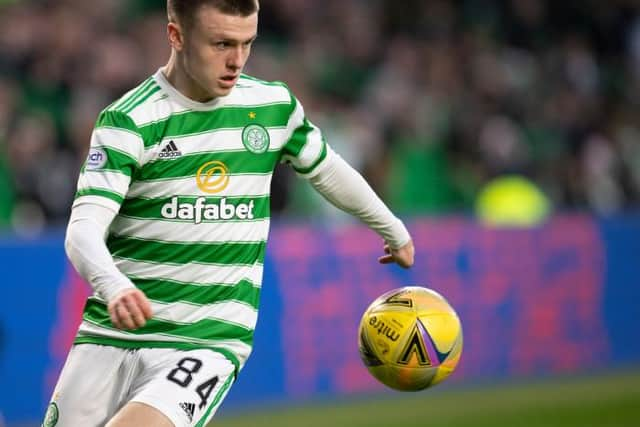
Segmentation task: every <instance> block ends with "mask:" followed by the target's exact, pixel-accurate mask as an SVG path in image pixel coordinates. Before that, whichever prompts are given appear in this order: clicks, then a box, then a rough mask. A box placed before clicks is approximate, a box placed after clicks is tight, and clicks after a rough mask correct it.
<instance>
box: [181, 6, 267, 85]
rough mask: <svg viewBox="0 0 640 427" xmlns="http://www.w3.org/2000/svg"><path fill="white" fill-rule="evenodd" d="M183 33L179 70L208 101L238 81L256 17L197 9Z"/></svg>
mask: <svg viewBox="0 0 640 427" xmlns="http://www.w3.org/2000/svg"><path fill="white" fill-rule="evenodd" d="M185 30H186V31H184V32H183V36H184V45H183V49H182V52H181V53H182V57H183V59H182V60H183V66H184V69H185V71H186V72H187V74H188V75H189V77H190V78H191V79H192V80H193V82H194V83H195V84H196V85H197V86H199V87H198V89H199V92H202V94H203V95H205V96H206V97H210V98H216V97H219V96H225V95H228V94H229V92H231V89H233V87H234V85H235V84H236V82H237V80H238V76H239V75H240V73H241V72H242V69H243V68H244V65H245V63H246V62H247V59H248V57H249V53H250V52H251V44H252V43H253V41H254V40H255V38H256V35H257V31H258V13H257V12H256V13H254V14H252V15H250V16H235V15H225V14H223V13H222V12H220V11H219V10H217V9H215V8H213V7H210V6H203V7H201V8H200V9H199V10H198V12H197V13H196V16H195V17H194V22H193V25H192V27H191V28H186V29H185Z"/></svg>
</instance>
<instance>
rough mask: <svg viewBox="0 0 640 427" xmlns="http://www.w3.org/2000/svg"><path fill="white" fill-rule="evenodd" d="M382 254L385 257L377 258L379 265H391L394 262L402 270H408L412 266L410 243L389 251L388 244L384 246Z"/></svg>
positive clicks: (411, 244) (412, 255)
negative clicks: (383, 253)
mask: <svg viewBox="0 0 640 427" xmlns="http://www.w3.org/2000/svg"><path fill="white" fill-rule="evenodd" d="M384 252H385V254H386V255H383V256H381V257H379V258H378V262H379V263H380V264H391V263H394V262H395V263H396V264H398V265H399V266H400V267H403V268H409V267H411V266H412V265H413V262H414V247H413V242H411V241H409V243H407V244H406V245H404V246H403V247H401V248H399V249H391V247H390V246H389V245H388V244H385V245H384Z"/></svg>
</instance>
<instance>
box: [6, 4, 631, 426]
mask: <svg viewBox="0 0 640 427" xmlns="http://www.w3.org/2000/svg"><path fill="white" fill-rule="evenodd" d="M163 7H164V1H160V0H135V1H134V0H90V1H87V0H49V1H46V0H42V1H36V0H32V1H26V0H23V1H20V0H0V230H1V231H0V233H1V237H0V260H2V264H3V267H4V270H3V273H4V274H3V279H4V280H3V284H2V290H3V292H4V299H3V302H2V303H0V384H1V385H2V387H0V413H1V414H3V418H4V419H5V421H4V422H5V423H6V425H9V426H24V427H26V426H33V425H38V423H39V421H40V419H41V416H42V413H43V411H44V407H45V405H46V401H47V399H48V395H49V392H50V390H51V387H52V384H53V382H54V381H55V378H56V376H57V373H58V371H59V369H60V366H61V363H62V361H63V360H64V356H65V354H66V351H67V349H68V345H69V343H70V340H71V339H72V335H73V331H74V328H75V326H76V324H77V321H78V316H79V313H80V312H81V309H82V304H83V298H84V296H85V295H86V293H87V289H86V286H85V285H84V284H83V283H82V281H81V280H79V279H78V277H77V276H76V275H75V274H74V272H73V270H72V269H71V268H70V267H69V265H68V263H67V262H66V260H65V256H64V252H63V249H62V236H63V231H64V224H65V221H66V219H67V216H68V213H69V206H70V203H71V200H72V198H73V195H74V191H75V184H76V178H77V173H78V170H79V168H80V166H81V163H82V162H83V160H84V156H85V155H86V149H87V144H88V140H89V134H90V132H91V129H92V127H93V124H94V121H95V118H96V116H97V114H98V112H99V111H100V110H101V109H102V108H104V107H105V106H106V105H108V104H109V103H111V102H112V101H113V99H115V98H116V97H118V96H120V95H121V94H122V93H123V92H124V91H126V90H127V89H129V88H131V87H133V86H134V85H136V84H138V83H139V82H140V81H142V80H143V79H144V78H146V77H147V76H148V75H149V74H151V73H153V72H154V71H155V70H156V69H157V68H158V67H159V66H161V65H163V64H164V63H165V61H166V59H167V56H168V48H167V43H166V40H165V16H164V11H163ZM247 72H248V73H249V74H252V75H255V76H257V77H260V78H264V79H267V80H283V81H285V82H286V83H287V84H288V85H289V86H290V87H291V88H292V90H293V92H294V93H295V94H296V95H297V96H298V98H299V99H300V100H301V101H302V103H303V104H304V105H305V107H306V110H307V113H308V116H309V117H310V118H311V120H313V121H314V122H315V123H316V124H317V125H319V126H320V127H321V128H322V129H324V131H325V134H326V138H327V140H328V142H329V143H330V144H331V145H332V146H333V147H334V149H335V150H336V151H338V152H339V153H341V154H342V155H343V157H345V158H346V159H347V160H348V161H349V162H351V164H352V165H354V167H356V168H357V169H358V170H359V171H361V172H362V174H363V175H364V176H365V177H366V178H367V180H368V181H369V182H370V183H371V185H372V186H373V187H374V188H375V190H376V191H377V192H378V193H379V194H380V195H381V196H382V198H383V199H384V200H385V201H387V202H388V203H389V205H390V206H391V208H392V209H393V210H394V212H397V213H398V214H399V215H400V216H401V217H402V218H404V219H405V220H406V221H407V224H408V225H409V227H410V229H411V231H412V233H413V235H414V238H415V241H416V249H417V257H416V261H417V262H416V266H415V268H414V269H412V270H411V271H409V272H404V271H400V270H399V269H397V268H393V267H381V266H378V265H377V264H376V262H375V259H376V257H377V255H378V252H379V249H380V248H379V246H380V242H379V240H378V239H377V237H376V236H375V235H373V234H372V233H371V232H369V231H367V230H366V229H364V228H362V227H361V226H360V225H358V224H356V223H354V222H353V221H351V220H350V219H349V218H347V217H345V216H344V215H342V214H340V213H339V212H338V211H336V210H335V209H334V208H332V207H331V206H330V205H328V204H327V203H326V202H325V201H323V200H321V199H320V198H319V197H318V196H316V195H315V194H314V193H313V191H312V190H311V188H310V186H309V185H308V184H306V183H305V182H304V181H302V180H300V179H298V178H296V177H295V175H294V174H293V173H292V171H291V170H289V169H288V168H286V167H283V168H279V169H278V170H277V173H276V176H275V178H274V183H273V198H272V212H273V216H274V228H273V232H272V235H271V238H272V240H271V243H270V245H269V252H268V256H267V264H266V269H265V281H264V288H263V289H264V293H263V298H262V303H263V309H262V311H261V316H260V321H259V326H258V329H257V333H256V350H255V353H254V356H252V358H251V359H250V361H249V363H248V365H247V367H246V369H245V371H244V372H243V374H242V375H241V377H240V380H239V381H238V384H237V385H236V386H235V387H234V389H233V390H232V392H231V395H230V396H229V399H228V402H226V403H225V405H224V406H223V409H222V410H221V413H220V415H221V417H224V418H221V419H222V420H223V421H222V422H220V424H218V425H221V426H224V425H229V426H232V425H238V426H239V425H245V424H242V423H243V422H244V423H246V425H278V426H284V425H300V424H302V423H304V424H305V425H350V426H357V425H368V426H380V427H383V426H385V427H386V426H390V425H396V421H398V420H401V422H403V423H405V424H406V425H407V426H411V425H416V426H418V425H426V424H432V425H447V426H449V427H451V426H467V425H474V426H476V427H477V426H479V425H485V424H483V423H486V425H493V426H502V425H504V426H507V425H532V426H533V425H535V426H552V425H557V426H563V427H564V426H572V425H576V426H599V425H615V426H627V425H629V426H631V425H636V424H637V420H638V419H640V414H639V411H640V410H639V409H638V408H639V407H640V392H639V391H638V390H639V387H638V386H637V384H638V379H639V377H638V375H639V374H638V372H640V332H638V316H639V315H640V309H639V308H638V307H640V304H639V303H638V301H640V283H639V280H640V255H639V254H640V215H638V212H639V210H638V208H639V207H640V5H638V2H636V1H633V0H617V1H609V2H603V1H596V0H587V1H577V0H576V1H565V2H553V1H544V0H511V1H506V0H505V1H486V0H465V1H462V0H461V1H445V0H440V1H432V0H405V1H401V2H397V1H395V2H392V1H388V0H324V1H311V0H265V1H263V2H262V11H261V21H260V37H259V40H258V41H257V43H256V45H255V48H254V51H253V54H252V58H251V59H250V62H249V67H248V69H247ZM405 284H424V285H428V286H430V287H433V288H435V289H437V290H438V291H439V292H441V293H442V294H444V295H445V296H446V297H447V298H448V299H449V300H450V302H451V303H452V304H453V305H454V307H456V309H457V310H458V311H459V313H460V316H461V318H462V321H463V326H464V329H465V338H466V343H465V350H464V353H463V358H462V362H461V365H460V368H459V370H458V372H456V374H455V375H454V376H453V377H452V378H451V380H450V381H449V382H448V383H447V384H445V385H443V386H439V387H438V388H439V389H440V390H438V389H434V390H433V391H428V392H425V393H421V394H417V395H406V394H398V393H393V392H386V391H385V390H383V389H382V387H381V386H379V385H377V384H376V383H375V382H374V381H373V380H372V379H371V378H370V377H369V376H368V374H367V373H366V371H365V370H364V368H363V367H362V366H361V364H360V362H359V360H358V357H357V349H356V338H355V329H356V327H357V322H358V320H359V316H360V314H361V313H362V310H364V308H365V307H366V306H367V304H368V303H369V302H370V301H371V300H372V299H373V298H374V297H375V296H377V295H378V294H380V293H382V292H384V291H386V290H388V289H391V288H392V287H398V286H402V285H405ZM494 382H498V383H500V384H502V385H499V386H496V385H494V384H493V383H494ZM585 390H587V391H590V392H587V391H585ZM535 402H538V403H535ZM315 405H321V406H320V407H319V408H317V407H315ZM578 408H580V409H578ZM264 411H266V412H264ZM252 413H256V414H258V415H257V416H259V417H260V418H256V419H249V420H247V421H242V420H241V419H240V418H241V417H240V414H242V415H247V414H252ZM384 414H392V415H393V416H391V417H390V418H385V415H384ZM280 416H282V417H284V418H278V417H280ZM238 417H240V418H238ZM287 417H288V418H287ZM492 417H493V418H492ZM237 418H238V419H237ZM236 419H237V420H236ZM256 420H258V421H256ZM300 420H303V421H300ZM347 420H348V421H347ZM633 420H635V422H636V424H634V421H633ZM398 422H400V421H398ZM525 422H527V423H528V424H525ZM2 423H3V421H0V425H2ZM314 423H315V424H314Z"/></svg>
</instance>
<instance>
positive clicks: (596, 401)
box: [210, 370, 640, 427]
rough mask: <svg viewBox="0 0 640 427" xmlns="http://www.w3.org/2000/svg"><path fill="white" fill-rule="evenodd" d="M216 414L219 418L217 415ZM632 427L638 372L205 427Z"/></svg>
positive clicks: (638, 405) (321, 407)
mask: <svg viewBox="0 0 640 427" xmlns="http://www.w3.org/2000/svg"><path fill="white" fill-rule="evenodd" d="M223 412H224V411H223ZM213 426H215V427H249V426H251V427H255V426H261V427H301V426H304V427H327V426H332V427H334V426H335V427H343V426H344V427H400V426H401V427H427V426H428V427H507V426H508V427H638V426H640V370H634V371H625V372H617V373H614V374H607V375H597V376H591V377H580V378H562V379H558V378H556V379H549V380H542V381H539V382H535V383H531V382H529V383H526V384H501V385H485V386H475V387H473V388H465V389H461V388H458V387H456V388H453V389H451V388H448V389H447V388H445V389H444V390H438V388H437V387H436V388H434V389H433V390H428V391H424V392H419V393H417V394H413V393H411V394H406V393H402V394H397V395H392V396H391V397H387V398H386V399H385V398H380V397H376V398H375V399H369V400H366V401H365V400H362V399H359V400H346V401H344V402H333V403H324V404H318V405H315V406H307V407H279V408H277V409H269V410H265V411H260V412H252V413H251V415H243V416H240V415H224V413H223V414H221V416H218V417H216V418H215V419H214V422H213V423H212V424H211V425H210V427H213Z"/></svg>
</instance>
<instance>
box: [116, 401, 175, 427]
mask: <svg viewBox="0 0 640 427" xmlns="http://www.w3.org/2000/svg"><path fill="white" fill-rule="evenodd" d="M130 426H136V427H145V426H149V427H151V426H153V427H174V424H173V422H172V421H171V420H170V419H169V418H167V416H166V415H164V414H163V413H162V412H160V411H158V410H157V409H156V408H154V407H152V406H149V405H147V404H145V403H139V402H129V403H127V404H126V405H125V406H124V407H123V408H122V409H121V410H119V411H118V413H117V414H116V416H115V417H113V418H112V419H111V421H109V422H108V423H107V425H106V426H105V427H130Z"/></svg>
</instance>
